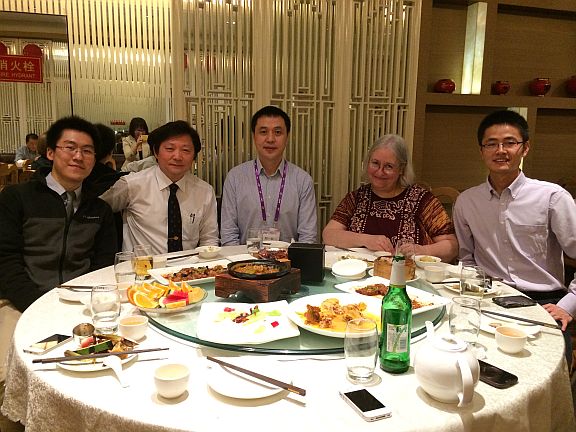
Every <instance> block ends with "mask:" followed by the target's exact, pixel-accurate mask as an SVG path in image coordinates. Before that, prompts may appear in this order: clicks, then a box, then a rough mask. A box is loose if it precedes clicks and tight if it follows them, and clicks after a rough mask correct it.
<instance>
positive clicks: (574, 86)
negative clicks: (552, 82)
mask: <svg viewBox="0 0 576 432" xmlns="http://www.w3.org/2000/svg"><path fill="white" fill-rule="evenodd" d="M566 93H568V95H569V96H572V97H576V75H572V76H571V77H570V78H568V81H566Z"/></svg>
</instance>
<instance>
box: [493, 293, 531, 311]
mask: <svg viewBox="0 0 576 432" xmlns="http://www.w3.org/2000/svg"><path fill="white" fill-rule="evenodd" d="M492 301H493V302H494V303H496V304H497V305H498V306H502V307H505V308H517V307H525V306H534V305H535V304H536V301H534V300H532V299H531V298H530V297H526V296H523V295H514V296H503V297H494V298H492Z"/></svg>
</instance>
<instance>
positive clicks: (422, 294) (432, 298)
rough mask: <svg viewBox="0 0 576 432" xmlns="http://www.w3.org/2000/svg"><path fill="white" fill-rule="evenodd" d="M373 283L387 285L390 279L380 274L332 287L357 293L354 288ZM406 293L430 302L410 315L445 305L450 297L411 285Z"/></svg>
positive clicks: (424, 301)
mask: <svg viewBox="0 0 576 432" xmlns="http://www.w3.org/2000/svg"><path fill="white" fill-rule="evenodd" d="M374 284H385V285H389V284H390V281H389V280H388V279H386V278H383V277H380V276H372V277H370V278H368V279H364V280H362V281H352V282H346V283H341V284H336V285H334V288H337V289H339V290H341V291H344V292H347V293H352V294H358V293H357V292H356V290H357V289H358V288H364V287H365V286H368V285H374ZM406 293H407V294H408V297H410V298H411V299H418V300H420V301H422V302H423V303H432V304H431V305H429V306H423V307H421V308H418V309H412V315H418V314H421V313H423V312H426V311H429V310H432V309H437V308H439V307H442V306H445V305H447V304H449V303H450V299H448V298H446V297H442V296H439V295H436V294H432V293H429V292H428V291H424V290H421V289H419V288H416V287H413V286H410V285H407V286H406ZM359 295H362V294H359ZM363 297H370V298H375V299H378V300H379V301H380V300H381V297H377V296H363Z"/></svg>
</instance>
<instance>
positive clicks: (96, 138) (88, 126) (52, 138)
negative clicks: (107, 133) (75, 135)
mask: <svg viewBox="0 0 576 432" xmlns="http://www.w3.org/2000/svg"><path fill="white" fill-rule="evenodd" d="M65 129H72V130H76V131H80V132H84V133H85V134H88V135H90V138H92V143H93V144H94V150H95V151H96V154H98V153H99V151H100V135H99V134H98V129H96V126H94V125H93V124H92V123H90V122H89V121H88V120H84V119H83V118H82V117H77V116H70V117H63V118H61V119H59V120H56V121H55V122H54V123H52V126H50V129H48V131H47V132H46V147H48V148H51V149H52V150H56V143H57V142H58V140H59V139H60V138H61V137H62V132H63V131H64V130H65Z"/></svg>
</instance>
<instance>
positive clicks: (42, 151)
mask: <svg viewBox="0 0 576 432" xmlns="http://www.w3.org/2000/svg"><path fill="white" fill-rule="evenodd" d="M36 152H37V153H38V154H39V155H40V156H44V157H46V133H43V134H42V135H40V136H39V137H38V144H36Z"/></svg>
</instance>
